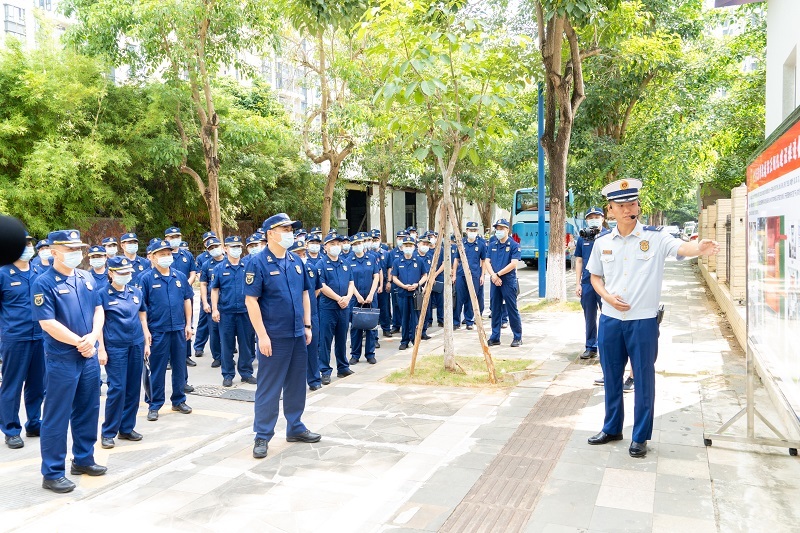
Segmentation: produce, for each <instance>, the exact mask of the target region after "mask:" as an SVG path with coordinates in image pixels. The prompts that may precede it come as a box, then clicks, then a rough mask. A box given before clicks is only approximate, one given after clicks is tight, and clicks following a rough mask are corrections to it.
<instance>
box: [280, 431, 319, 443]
mask: <svg viewBox="0 0 800 533" xmlns="http://www.w3.org/2000/svg"><path fill="white" fill-rule="evenodd" d="M321 438H322V435H320V434H319V433H311V431H310V430H308V429H307V430H305V431H304V432H303V433H300V434H299V435H295V436H294V437H286V442H309V443H310V442H319V440H320V439H321Z"/></svg>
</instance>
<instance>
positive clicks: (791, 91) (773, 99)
mask: <svg viewBox="0 0 800 533" xmlns="http://www.w3.org/2000/svg"><path fill="white" fill-rule="evenodd" d="M799 56H800V1H798V0H768V2H767V116H766V132H765V135H766V136H769V134H770V133H772V132H773V131H774V130H775V129H776V128H777V127H778V126H780V124H781V122H783V120H784V119H785V118H786V117H787V116H788V115H789V114H790V113H791V112H792V111H793V110H794V109H795V108H796V107H798V105H800V77H798V72H800V69H799V68H798V65H799V64H800V61H798V59H800V57H799Z"/></svg>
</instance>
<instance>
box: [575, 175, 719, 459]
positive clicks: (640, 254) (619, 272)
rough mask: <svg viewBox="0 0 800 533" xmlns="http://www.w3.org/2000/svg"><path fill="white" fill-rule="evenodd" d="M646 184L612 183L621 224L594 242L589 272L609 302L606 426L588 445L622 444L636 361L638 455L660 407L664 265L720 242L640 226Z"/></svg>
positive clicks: (612, 207) (609, 194)
mask: <svg viewBox="0 0 800 533" xmlns="http://www.w3.org/2000/svg"><path fill="white" fill-rule="evenodd" d="M641 187H642V182H641V181H639V180H635V179H622V180H617V181H615V182H613V183H610V184H608V185H606V186H605V187H604V188H603V190H602V193H603V195H604V196H605V197H606V199H607V200H608V210H609V214H610V215H611V214H613V215H614V216H615V218H616V220H617V227H616V228H614V229H613V230H611V231H610V232H607V233H605V234H603V235H601V236H600V237H598V238H597V239H596V241H595V245H594V249H593V250H592V253H591V256H590V257H589V261H588V263H587V265H586V268H587V269H588V270H589V272H590V273H591V281H592V286H593V287H594V290H595V291H596V292H597V294H598V295H599V296H600V297H601V298H602V300H603V307H602V314H601V316H600V326H599V333H598V347H599V349H600V353H601V354H602V357H601V358H600V364H601V366H602V368H603V375H604V377H605V384H604V387H605V410H606V414H605V423H604V424H603V430H602V431H601V432H600V433H598V434H597V435H595V436H593V437H590V438H589V444H606V443H607V442H611V441H615V440H621V439H622V425H623V421H624V411H623V403H622V376H623V374H624V372H625V365H626V363H627V361H628V359H630V361H631V367H632V368H633V371H634V373H635V375H636V390H635V392H634V394H635V396H634V413H633V435H632V442H631V445H630V448H629V450H628V452H629V454H630V455H631V457H644V456H645V455H646V454H647V441H648V440H650V438H651V437H652V432H653V412H654V406H655V361H656V356H657V354H658V319H657V316H658V306H659V298H660V297H661V282H662V280H663V278H664V261H665V259H666V258H667V257H677V258H678V259H683V258H687V257H696V256H698V255H713V254H716V253H717V252H718V251H719V244H717V243H716V242H715V241H712V240H710V239H703V240H701V241H699V242H698V241H693V242H683V241H681V240H679V239H675V238H674V237H672V236H671V235H670V234H669V233H667V232H665V231H662V229H663V228H662V227H661V226H645V225H643V224H642V223H641V222H639V220H638V218H639V213H640V209H641V204H640V203H639V190H640V189H641Z"/></svg>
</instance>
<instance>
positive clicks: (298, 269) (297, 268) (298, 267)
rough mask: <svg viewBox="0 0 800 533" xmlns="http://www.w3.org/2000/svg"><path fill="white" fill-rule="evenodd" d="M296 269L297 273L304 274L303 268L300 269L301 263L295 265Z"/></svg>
mask: <svg viewBox="0 0 800 533" xmlns="http://www.w3.org/2000/svg"><path fill="white" fill-rule="evenodd" d="M294 269H295V270H297V273H298V274H302V273H303V271H302V270H300V265H295V266H294Z"/></svg>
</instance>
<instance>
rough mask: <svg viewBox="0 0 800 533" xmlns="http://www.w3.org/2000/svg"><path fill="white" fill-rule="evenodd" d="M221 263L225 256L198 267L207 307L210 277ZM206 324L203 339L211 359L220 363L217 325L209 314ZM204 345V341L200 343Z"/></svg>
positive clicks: (201, 306)
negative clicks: (206, 343) (207, 345)
mask: <svg viewBox="0 0 800 533" xmlns="http://www.w3.org/2000/svg"><path fill="white" fill-rule="evenodd" d="M223 261H225V256H224V255H221V256H219V259H209V260H208V261H206V262H205V263H203V265H202V266H201V267H200V283H205V284H206V302H205V303H207V304H208V305H209V306H211V276H212V274H213V273H214V269H215V268H217V266H218V265H220V264H221V263H222V262H223ZM200 309H201V310H202V309H203V302H202V301H201V302H200ZM200 318H201V319H202V314H201V316H200ZM199 321H200V319H198V331H197V335H196V336H195V351H201V350H197V339H200V337H201V332H200V326H199ZM205 322H206V333H205V337H206V338H207V339H208V342H209V345H210V347H211V357H213V358H214V360H215V361H217V360H219V361H220V362H222V361H221V359H222V343H221V341H220V338H219V324H218V323H216V322H214V321H213V320H211V313H207V318H206V319H205ZM201 340H202V339H201ZM202 344H203V345H205V341H203V343H202Z"/></svg>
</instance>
